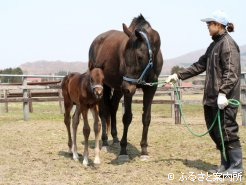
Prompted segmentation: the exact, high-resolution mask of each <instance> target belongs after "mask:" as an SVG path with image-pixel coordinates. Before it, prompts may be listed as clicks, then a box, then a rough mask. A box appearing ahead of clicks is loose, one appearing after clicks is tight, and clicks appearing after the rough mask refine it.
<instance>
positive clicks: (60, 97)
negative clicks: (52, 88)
mask: <svg viewBox="0 0 246 185" xmlns="http://www.w3.org/2000/svg"><path fill="white" fill-rule="evenodd" d="M58 94H59V107H60V113H61V114H63V113H64V111H63V106H62V100H61V99H62V97H63V96H62V90H61V89H58Z"/></svg>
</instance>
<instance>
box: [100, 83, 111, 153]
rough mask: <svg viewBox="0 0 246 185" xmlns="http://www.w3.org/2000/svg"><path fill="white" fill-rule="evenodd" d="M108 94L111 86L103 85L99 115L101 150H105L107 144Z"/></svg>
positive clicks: (108, 125) (108, 120)
mask: <svg viewBox="0 0 246 185" xmlns="http://www.w3.org/2000/svg"><path fill="white" fill-rule="evenodd" d="M110 96H111V88H110V87H108V86H106V85H104V86H103V98H102V100H101V101H100V106H99V116H100V118H101V122H102V150H105V151H107V150H108V149H107V147H108V146H109V144H108V133H109V129H110V110H109V109H110Z"/></svg>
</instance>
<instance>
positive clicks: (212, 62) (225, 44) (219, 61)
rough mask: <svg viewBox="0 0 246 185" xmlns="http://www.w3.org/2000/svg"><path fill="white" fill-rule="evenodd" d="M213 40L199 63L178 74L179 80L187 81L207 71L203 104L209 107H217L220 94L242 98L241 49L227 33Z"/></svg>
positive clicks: (229, 97)
mask: <svg viewBox="0 0 246 185" xmlns="http://www.w3.org/2000/svg"><path fill="white" fill-rule="evenodd" d="M213 40H214V41H213V42H212V43H211V44H210V46H209V47H208V49H207V51H206V53H205V54H204V55H203V56H201V57H200V58H199V60H198V62H196V63H194V64H192V65H191V66H190V67H189V68H187V69H184V70H182V71H180V72H178V73H177V75H178V77H179V79H182V80H185V79H187V78H190V77H193V76H196V75H198V74H200V73H202V72H204V71H206V80H205V87H204V97H203V104H204V105H208V106H217V97H218V94H219V93H224V94H226V97H227V98H228V99H231V98H233V99H236V100H239V98H240V74H241V65H240V50H239V47H238V45H237V43H236V42H235V41H234V40H233V39H232V38H231V36H230V35H229V34H228V33H227V32H224V33H223V34H219V35H217V36H215V37H213Z"/></svg>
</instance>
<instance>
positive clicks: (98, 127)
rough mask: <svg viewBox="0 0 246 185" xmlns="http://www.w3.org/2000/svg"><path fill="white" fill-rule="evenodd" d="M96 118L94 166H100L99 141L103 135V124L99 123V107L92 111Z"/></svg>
mask: <svg viewBox="0 0 246 185" xmlns="http://www.w3.org/2000/svg"><path fill="white" fill-rule="evenodd" d="M91 112H92V115H93V118H94V132H95V159H94V164H100V163H101V162H100V154H99V153H100V147H99V140H100V137H101V136H100V135H101V123H100V121H99V106H98V105H96V106H94V107H93V108H92V109H91Z"/></svg>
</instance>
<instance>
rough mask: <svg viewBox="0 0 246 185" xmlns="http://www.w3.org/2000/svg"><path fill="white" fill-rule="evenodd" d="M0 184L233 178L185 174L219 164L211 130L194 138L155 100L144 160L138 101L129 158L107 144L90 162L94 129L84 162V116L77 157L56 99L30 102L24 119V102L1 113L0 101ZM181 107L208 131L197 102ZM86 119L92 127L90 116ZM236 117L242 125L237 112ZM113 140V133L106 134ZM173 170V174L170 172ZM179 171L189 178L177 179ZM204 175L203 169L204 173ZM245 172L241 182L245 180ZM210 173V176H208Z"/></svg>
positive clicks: (245, 133) (244, 130)
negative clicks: (86, 164)
mask: <svg viewBox="0 0 246 185" xmlns="http://www.w3.org/2000/svg"><path fill="white" fill-rule="evenodd" d="M0 108H1V112H0V133H1V137H0V138H1V139H0V184H4V185H5V184H59V185H60V184H153V185H154V184H192V183H196V184H231V183H232V182H230V179H227V180H225V181H224V182H208V181H207V180H206V179H204V180H203V181H198V179H196V180H195V182H192V181H191V180H190V177H189V175H191V172H194V175H195V176H196V178H198V177H199V174H201V173H203V174H206V171H207V170H208V169H209V168H211V167H213V166H214V165H217V164H218V161H219V153H218V151H217V150H215V146H214V144H213V143H212V141H211V139H210V138H209V136H205V137H203V138H197V137H195V136H193V135H191V134H190V133H189V132H188V131H187V129H186V128H185V127H184V125H175V124H174V119H173V118H171V117H170V106H169V105H153V107H152V121H151V125H150V129H149V137H148V142H149V147H148V150H149V155H150V158H149V160H148V161H145V162H143V161H141V160H140V158H139V156H140V150H141V148H140V144H139V143H140V139H141V133H142V123H141V122H140V120H141V114H142V106H141V105H133V112H134V113H133V121H132V124H131V125H130V128H129V134H128V152H129V156H130V161H129V162H125V163H123V162H119V161H118V160H117V155H118V152H119V146H110V148H109V151H108V152H107V153H106V152H101V165H100V166H94V165H93V164H92V161H93V157H94V151H93V147H94V133H93V129H92V131H91V135H90V142H89V144H90V146H89V147H90V149H89V152H90V154H89V156H90V160H91V161H90V165H89V167H84V166H83V164H82V161H83V156H82V154H83V136H82V125H83V124H82V121H81V122H80V125H79V128H78V139H77V140H78V152H79V154H81V156H80V160H79V161H77V162H76V161H73V160H72V156H71V155H70V154H69V153H67V150H68V148H67V133H66V129H65V125H64V123H63V115H62V114H60V111H59V106H58V103H34V104H33V109H34V113H30V115H29V121H27V122H24V121H23V120H22V119H23V114H22V104H17V103H16V104H15V103H12V104H11V103H10V104H9V113H3V104H0ZM183 108H184V113H185V114H186V118H187V120H188V121H189V122H190V124H191V127H192V128H193V129H194V130H195V131H197V132H204V131H206V127H205V123H204V119H203V110H202V106H201V105H184V106H183ZM121 115H122V110H121V107H120V108H119V111H118V134H119V137H120V138H121V135H122V122H121ZM89 118H90V125H91V127H92V117H91V115H90V116H89ZM238 122H239V124H240V125H241V115H240V112H239V115H238ZM240 136H241V141H242V145H243V152H244V163H245V162H246V160H245V159H246V158H245V155H246V148H245V147H244V144H245V141H246V127H243V126H240ZM109 139H110V142H112V138H111V136H110V137H109ZM169 173H173V174H174V180H172V181H170V180H169V179H168V174H169ZM182 173H184V177H187V180H184V181H183V182H182V181H181V179H180V178H181V177H182ZM205 177H207V174H206V176H205ZM244 178H245V177H242V179H241V182H240V181H239V182H234V183H233V184H245V183H246V180H245V179H244ZM211 179H213V178H212V177H211V178H210V179H208V180H211Z"/></svg>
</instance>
